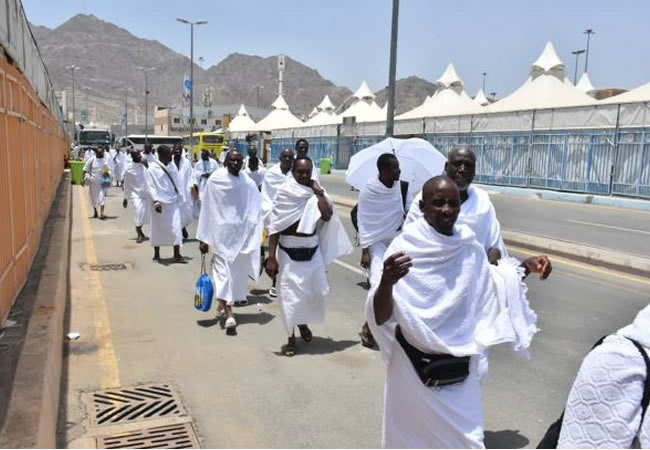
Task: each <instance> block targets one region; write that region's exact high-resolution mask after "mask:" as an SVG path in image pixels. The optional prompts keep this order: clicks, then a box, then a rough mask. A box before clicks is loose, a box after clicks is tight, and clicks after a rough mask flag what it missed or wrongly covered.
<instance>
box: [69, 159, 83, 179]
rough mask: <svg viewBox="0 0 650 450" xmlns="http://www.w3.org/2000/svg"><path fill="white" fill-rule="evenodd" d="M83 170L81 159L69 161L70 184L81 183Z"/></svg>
mask: <svg viewBox="0 0 650 450" xmlns="http://www.w3.org/2000/svg"><path fill="white" fill-rule="evenodd" d="M83 170H84V162H83V161H70V172H71V174H72V184H81V174H82V173H83Z"/></svg>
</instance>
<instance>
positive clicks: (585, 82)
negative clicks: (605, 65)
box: [576, 72, 596, 94]
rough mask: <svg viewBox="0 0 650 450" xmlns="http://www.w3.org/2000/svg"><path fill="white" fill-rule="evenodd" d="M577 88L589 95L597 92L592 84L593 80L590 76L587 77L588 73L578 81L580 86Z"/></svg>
mask: <svg viewBox="0 0 650 450" xmlns="http://www.w3.org/2000/svg"><path fill="white" fill-rule="evenodd" d="M576 87H577V88H578V89H580V90H581V91H582V92H584V93H585V94H589V93H590V92H591V91H594V90H596V88H595V87H594V85H593V84H591V80H590V79H589V75H587V72H585V73H583V74H582V76H581V77H580V81H578V84H576Z"/></svg>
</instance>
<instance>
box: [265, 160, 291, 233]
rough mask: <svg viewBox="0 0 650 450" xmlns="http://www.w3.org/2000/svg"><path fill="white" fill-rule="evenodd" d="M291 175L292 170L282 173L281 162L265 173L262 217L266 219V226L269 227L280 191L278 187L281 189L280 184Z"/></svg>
mask: <svg viewBox="0 0 650 450" xmlns="http://www.w3.org/2000/svg"><path fill="white" fill-rule="evenodd" d="M290 176H291V171H289V172H287V173H286V174H284V173H282V169H280V163H278V164H276V165H275V166H273V167H271V168H270V169H268V170H267V171H266V173H265V174H264V181H262V219H263V220H264V226H265V227H268V224H269V223H268V222H269V219H270V217H271V210H272V209H273V201H274V200H275V196H276V195H277V193H278V189H280V186H282V185H283V184H284V183H285V182H286V181H287V178H288V177H290Z"/></svg>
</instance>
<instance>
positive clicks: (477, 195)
mask: <svg viewBox="0 0 650 450" xmlns="http://www.w3.org/2000/svg"><path fill="white" fill-rule="evenodd" d="M420 200H422V191H420V193H418V195H416V196H415V198H414V199H413V202H412V203H411V206H410V208H409V211H408V214H407V216H406V220H405V221H404V226H406V225H408V224H409V223H411V222H415V221H416V220H418V219H420V218H421V217H423V214H422V211H421V210H420ZM456 224H457V225H463V224H465V225H468V226H469V227H470V228H471V230H472V231H473V232H474V234H476V240H477V241H479V243H480V244H481V245H482V246H483V248H484V249H485V251H487V250H489V249H490V248H498V249H499V250H501V256H502V257H506V256H508V250H507V249H506V246H505V244H504V243H503V239H502V238H501V227H500V225H499V220H498V219H497V215H496V212H495V211H494V206H493V205H492V202H491V201H490V196H489V194H488V193H487V192H485V191H484V190H483V189H481V188H477V187H475V186H471V185H470V186H469V187H468V188H467V200H465V202H464V203H462V204H461V205H460V214H459V215H458V219H457V220H456Z"/></svg>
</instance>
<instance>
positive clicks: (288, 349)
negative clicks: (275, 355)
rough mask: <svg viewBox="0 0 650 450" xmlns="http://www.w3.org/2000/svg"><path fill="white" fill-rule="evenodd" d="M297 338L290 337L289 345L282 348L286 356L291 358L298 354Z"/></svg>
mask: <svg viewBox="0 0 650 450" xmlns="http://www.w3.org/2000/svg"><path fill="white" fill-rule="evenodd" d="M296 350H297V348H296V338H295V337H290V338H289V341H288V342H287V345H285V346H284V347H282V354H283V355H284V356H287V357H289V358H291V357H292V356H295V354H296Z"/></svg>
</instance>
